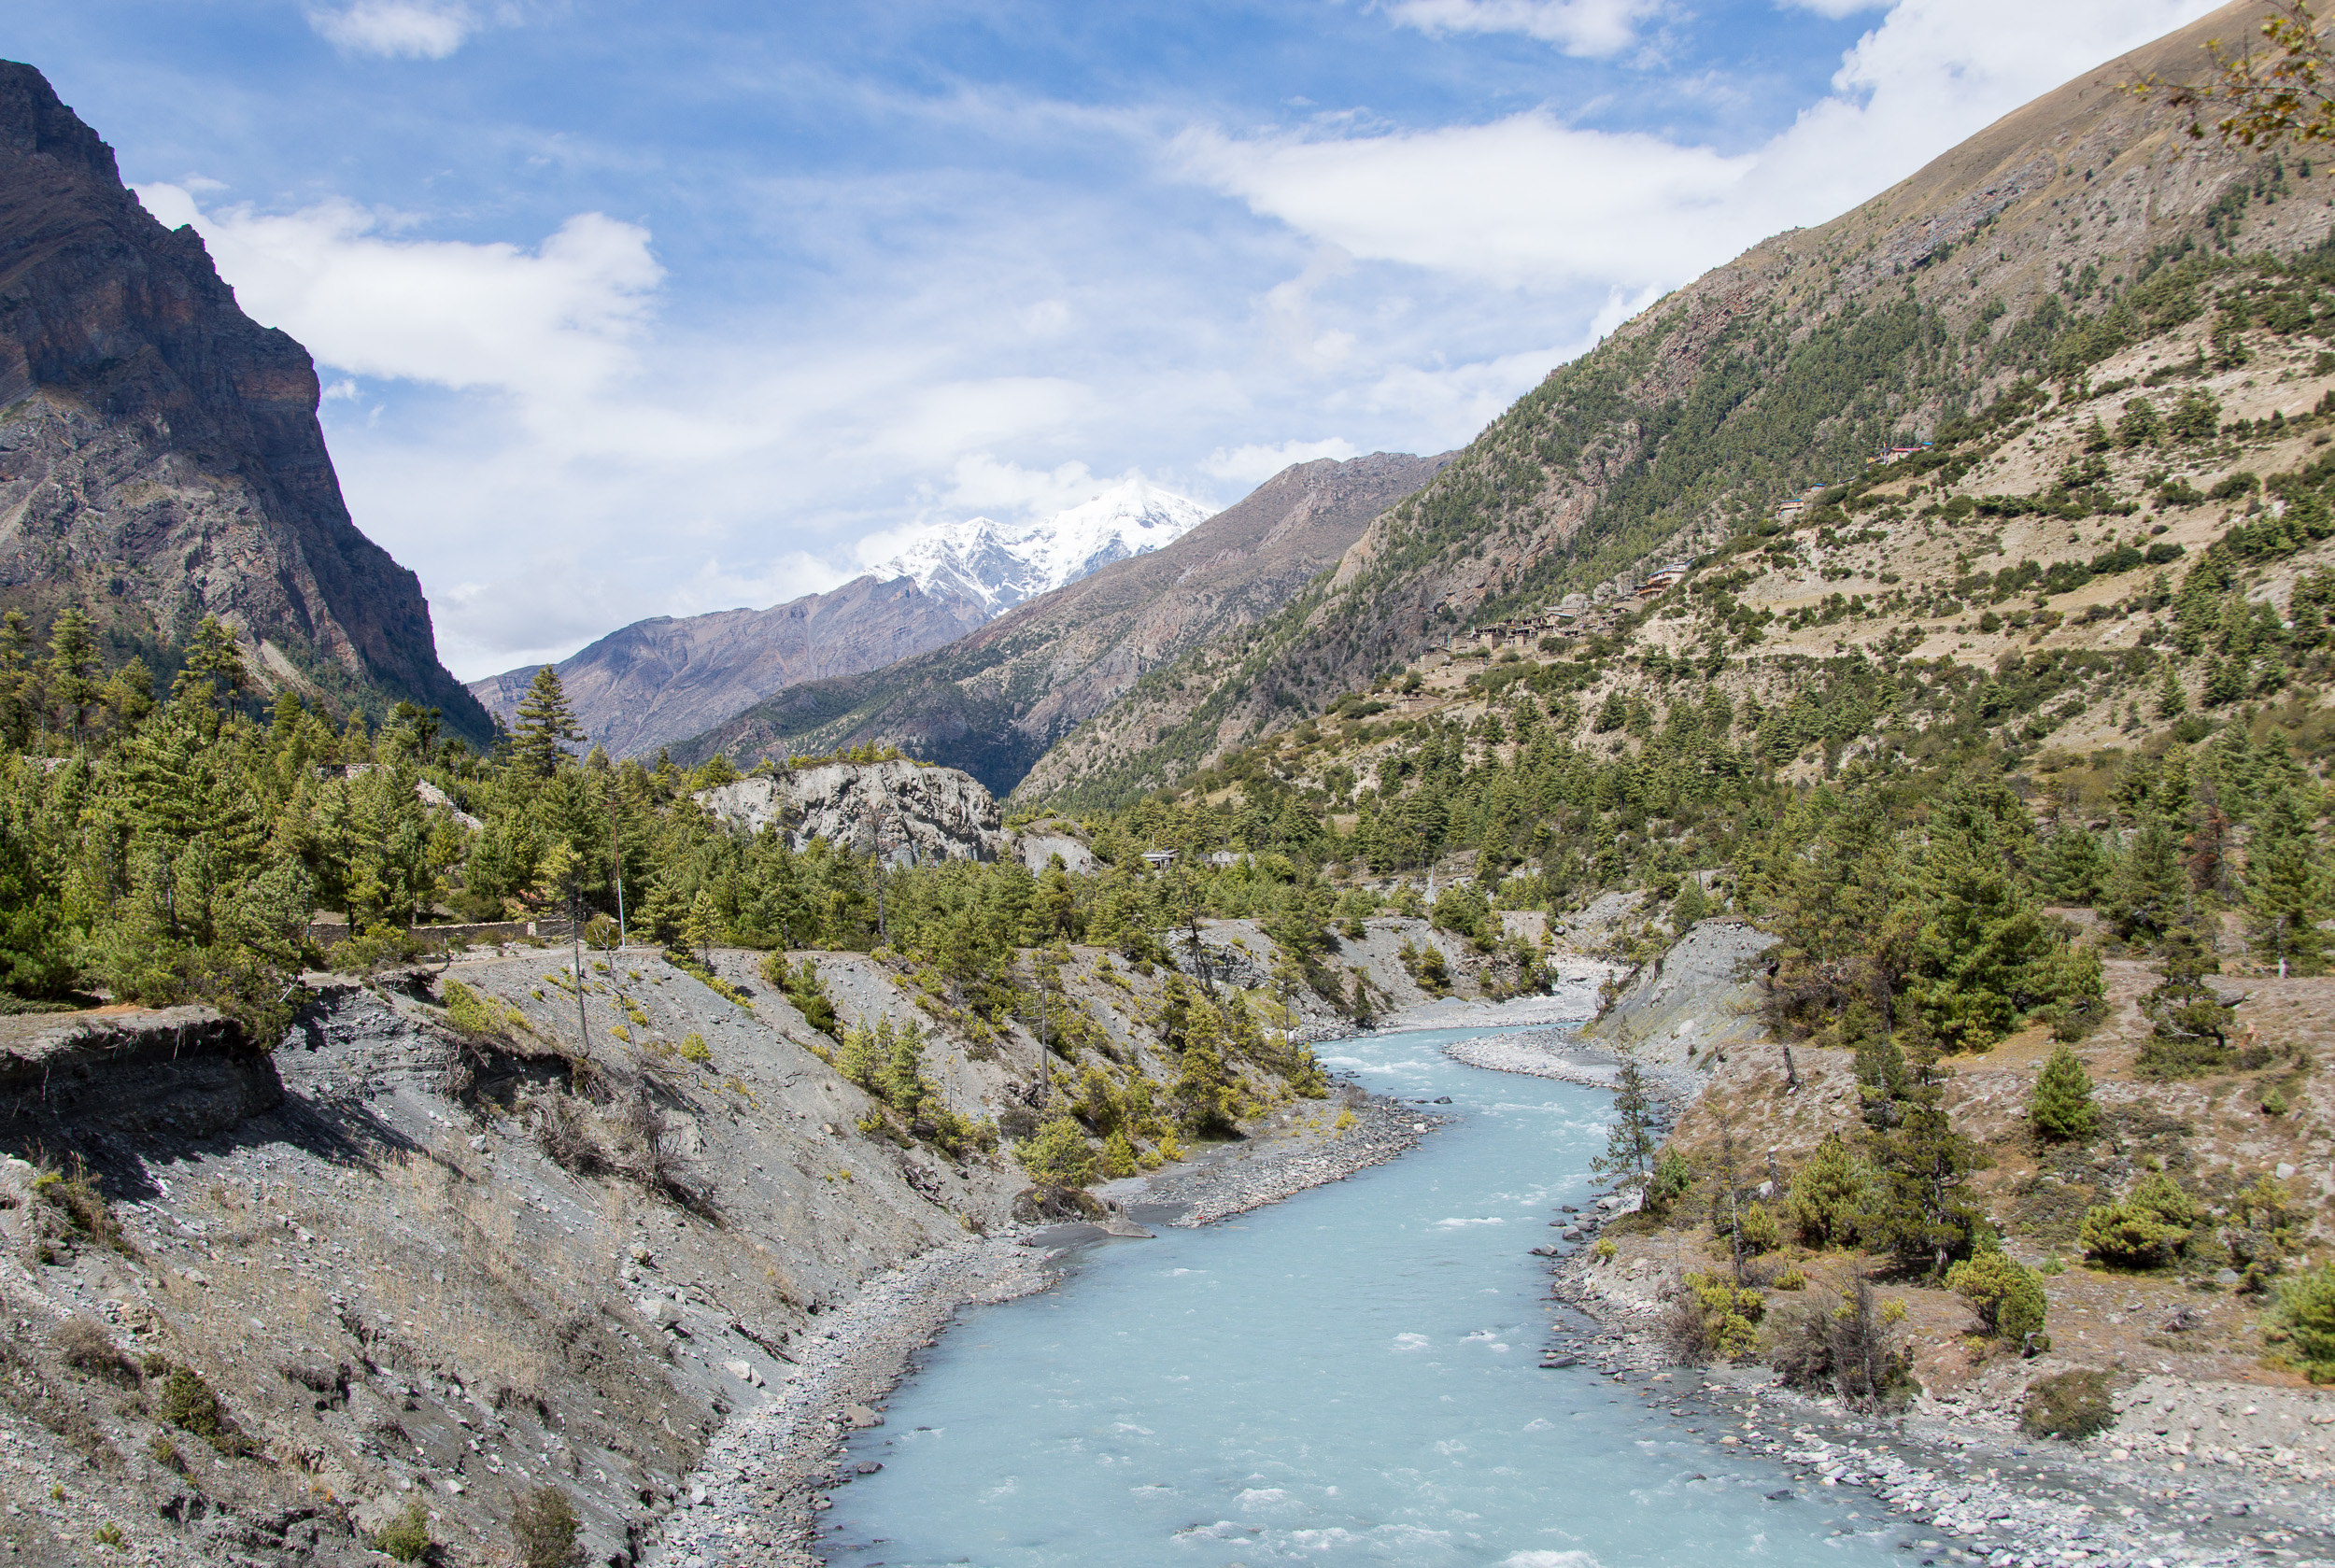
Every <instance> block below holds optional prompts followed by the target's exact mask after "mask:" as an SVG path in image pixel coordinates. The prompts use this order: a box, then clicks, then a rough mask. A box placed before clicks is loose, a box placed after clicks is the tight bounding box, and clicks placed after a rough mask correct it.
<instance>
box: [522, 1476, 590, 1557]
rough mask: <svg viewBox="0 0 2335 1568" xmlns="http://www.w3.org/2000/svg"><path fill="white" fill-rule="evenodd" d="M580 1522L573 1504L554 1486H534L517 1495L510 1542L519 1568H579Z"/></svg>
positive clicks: (581, 1547)
mask: <svg viewBox="0 0 2335 1568" xmlns="http://www.w3.org/2000/svg"><path fill="white" fill-rule="evenodd" d="M583 1530H584V1524H583V1521H582V1520H581V1519H577V1518H576V1517H575V1504H573V1503H571V1502H569V1501H568V1494H567V1493H566V1492H565V1491H562V1490H560V1489H559V1488H558V1487H551V1486H546V1487H536V1488H534V1489H533V1490H530V1491H523V1492H521V1493H519V1497H518V1501H517V1503H515V1504H512V1505H511V1541H512V1544H513V1545H515V1546H517V1547H518V1552H519V1564H520V1568H579V1565H580V1564H581V1563H582V1562H583V1561H584V1547H583V1543H582V1542H581V1541H579V1540H578V1539H577V1537H578V1536H579V1535H581V1534H582V1533H583Z"/></svg>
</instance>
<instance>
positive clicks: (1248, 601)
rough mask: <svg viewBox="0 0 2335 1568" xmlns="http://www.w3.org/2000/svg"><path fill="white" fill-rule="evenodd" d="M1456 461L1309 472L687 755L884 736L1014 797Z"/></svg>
mask: <svg viewBox="0 0 2335 1568" xmlns="http://www.w3.org/2000/svg"><path fill="white" fill-rule="evenodd" d="M1447 460H1448V459H1445V458H1419V457H1412V456H1410V455H1408V454H1407V453H1388V452H1377V453H1372V454H1371V455H1370V456H1368V457H1363V458H1355V459H1351V460H1350V461H1346V462H1337V461H1335V460H1332V459H1322V460H1320V461H1318V462H1310V463H1298V464H1295V465H1294V466H1292V467H1290V468H1287V469H1284V470H1282V471H1281V473H1278V474H1276V475H1274V476H1273V477H1272V478H1271V479H1268V480H1267V481H1266V482H1265V483H1264V484H1263V485H1261V486H1259V487H1257V488H1256V489H1255V490H1254V491H1253V492H1252V493H1251V494H1250V495H1249V496H1248V498H1247V499H1245V500H1243V501H1240V502H1239V503H1238V504H1237V505H1235V506H1232V507H1229V508H1227V509H1226V510H1224V511H1223V512H1220V513H1218V514H1217V515H1216V516H1213V517H1211V518H1210V519H1209V520H1208V521H1207V522H1205V523H1202V524H1201V525H1200V526H1199V527H1197V528H1196V529H1194V530H1192V531H1191V532H1189V533H1187V534H1185V535H1184V536H1183V537H1182V538H1181V539H1179V540H1177V541H1176V542H1175V543H1174V544H1170V545H1168V547H1167V548H1165V549H1163V550H1158V551H1155V552H1153V553H1152V554H1149V555H1143V556H1139V557H1137V558H1134V559H1132V560H1123V561H1119V562H1116V563H1115V564H1113V565H1111V566H1107V567H1105V568H1103V569H1102V570H1101V571H1099V572H1095V573H1094V574H1093V575H1091V576H1088V577H1085V578H1083V579H1081V580H1079V581H1078V582H1075V583H1072V584H1070V585H1069V586H1067V587H1064V588H1060V589H1057V590H1055V591H1054V592H1053V593H1050V594H1047V595H1045V596H1044V597H1043V598H1041V599H1038V600H1032V601H1031V602H1029V603H1027V604H1025V605H1023V606H1021V607H1020V608H1018V609H1015V610H1013V611H1012V612H1010V613H1009V614H1004V615H1000V616H998V618H997V619H996V620H994V621H991V622H990V623H989V624H988V625H987V626H984V627H983V628H982V629H980V630H979V631H977V632H974V633H973V634H971V635H970V636H968V637H966V638H964V639H963V640H961V641H959V642H956V643H951V644H950V645H949V646H947V647H945V648H941V649H939V650H936V651H934V652H932V653H928V654H925V655H922V656H920V657H915V658H911V659H907V660H904V661H902V662H901V663H899V664H897V665H894V666H892V667H890V668H888V669H884V670H878V671H870V672H869V673H867V674H864V675H856V676H853V677H850V678H848V679H844V680H834V681H819V682H812V683H808V684H806V685H800V686H797V687H794V688H792V689H789V690H787V691H784V692H781V693H779V694H778V695H777V696H775V697H773V698H771V699H770V700H768V701H766V702H763V703H761V704H760V705H758V706H757V707H755V708H752V709H749V710H747V711H746V712H744V713H740V714H738V716H737V717H735V718H734V719H731V720H730V721H729V723H727V724H723V725H720V726H718V727H715V728H714V729H711V730H708V731H707V732H706V733H705V734H703V735H701V736H699V737H697V738H696V739H695V740H693V741H691V742H688V744H687V745H686V746H683V747H677V748H675V755H676V756H688V757H691V758H696V759H702V758H704V757H708V756H713V755H714V754H715V752H724V753H727V754H729V756H732V757H736V758H742V759H743V758H745V757H751V756H759V755H762V754H763V753H765V752H770V753H780V754H783V753H785V752H820V751H828V750H831V749H834V748H836V747H838V746H841V745H854V744H858V743H860V742H864V741H883V742H891V743H894V744H897V745H899V746H901V747H903V748H905V749H907V750H910V751H913V752H914V753H915V754H916V755H918V756H924V757H928V758H931V759H933V760H936V761H941V762H946V763H949V764H951V765H952V766H955V767H960V768H963V769H965V770H967V771H968V772H970V773H971V774H973V775H974V776H975V777H976V778H978V779H980V780H981V781H982V782H983V783H984V784H987V785H988V786H989V787H990V788H991V789H994V790H998V791H1000V792H1002V791H1005V790H1010V789H1012V788H1013V787H1014V785H1015V784H1018V783H1019V782H1020V781H1021V779H1022V777H1023V775H1024V774H1025V773H1026V772H1028V770H1029V769H1030V767H1031V765H1032V764H1034V763H1035V762H1036V761H1037V760H1038V758H1039V757H1040V756H1042V755H1043V754H1044V753H1045V751H1046V748H1047V747H1048V746H1051V745H1052V744H1054V742H1055V741H1056V740H1057V739H1059V738H1060V737H1061V736H1063V735H1065V734H1067V733H1068V732H1069V731H1070V730H1071V729H1072V728H1074V727H1077V726H1078V725H1079V724H1080V723H1082V722H1083V721H1084V720H1085V719H1087V718H1089V717H1091V716H1092V715H1093V714H1095V713H1098V712H1100V711H1101V710H1102V709H1103V708H1104V707H1105V706H1107V705H1108V704H1109V703H1111V701H1112V700H1113V699H1116V698H1118V697H1120V696H1121V695H1123V694H1124V693H1125V692H1126V691H1128V690H1129V689H1130V688H1131V687H1132V686H1133V685H1135V683H1136V682H1137V681H1138V680H1139V678H1140V677H1141V676H1142V675H1143V674H1144V673H1145V672H1146V671H1153V670H1156V669H1158V668H1159V667H1160V666H1162V665H1165V664H1168V663H1170V662H1172V661H1173V660H1174V659H1175V658H1176V657H1178V656H1180V655H1182V653H1184V652H1185V651H1186V650H1188V649H1190V648H1193V647H1195V646H1196V645H1197V644H1199V643H1203V642H1206V641H1208V640H1209V639H1210V638H1214V637H1217V636H1219V635H1221V634H1224V633H1225V632H1229V631H1236V630H1237V629H1239V628H1241V627H1244V626H1250V625H1253V624H1255V623H1256V622H1258V621H1261V620H1263V619H1264V618H1266V617H1267V616H1269V615H1271V614H1273V613H1274V612H1275V611H1277V610H1279V609H1280V608H1281V606H1282V605H1284V604H1286V603H1288V602H1289V600H1291V598H1292V597H1293V596H1295V594H1296V593H1297V592H1298V591H1299V590H1300V589H1301V588H1303V587H1304V586H1305V585H1306V584H1307V583H1309V582H1310V581H1311V580H1312V579H1313V578H1314V577H1315V576H1317V575H1319V574H1320V573H1321V572H1323V571H1324V570H1325V569H1326V568H1328V567H1330V566H1331V565H1333V564H1334V563H1335V562H1336V561H1337V559H1338V558H1339V556H1340V555H1341V554H1342V553H1343V552H1344V551H1345V550H1346V548H1347V547H1348V546H1349V545H1351V544H1353V542H1354V541H1355V540H1356V539H1357V538H1359V537H1360V536H1361V534H1362V530H1363V528H1364V526H1365V525H1366V523H1368V522H1369V520H1370V519H1371V518H1372V517H1373V516H1377V515H1378V514H1379V513H1380V512H1381V511H1383V510H1385V509H1386V508H1387V507H1388V506H1390V505H1393V504H1394V502H1396V501H1400V500H1402V499H1403V498H1404V497H1405V496H1408V495H1409V494H1410V493H1411V492H1413V491H1414V490H1416V489H1418V488H1419V487H1421V486H1422V485H1423V484H1425V483H1426V482H1427V481H1428V480H1429V479H1431V478H1432V477H1434V475H1435V473H1436V471H1437V470H1438V469H1439V468H1440V467H1441V466H1442V465H1443V463H1444V462H1445V461H1447Z"/></svg>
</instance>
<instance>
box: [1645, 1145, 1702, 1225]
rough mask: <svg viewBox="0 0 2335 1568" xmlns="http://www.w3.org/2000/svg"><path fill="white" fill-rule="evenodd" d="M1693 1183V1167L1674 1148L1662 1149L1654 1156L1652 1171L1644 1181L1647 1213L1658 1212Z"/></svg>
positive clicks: (1677, 1198)
mask: <svg viewBox="0 0 2335 1568" xmlns="http://www.w3.org/2000/svg"><path fill="white" fill-rule="evenodd" d="M1693 1185H1694V1167H1693V1166H1692V1165H1689V1164H1687V1157H1686V1156H1685V1155H1684V1154H1681V1153H1679V1152H1678V1151H1677V1150H1676V1149H1667V1148H1666V1149H1664V1150H1663V1151H1662V1152H1661V1153H1660V1154H1658V1155H1656V1156H1655V1157H1654V1173H1653V1175H1652V1176H1651V1177H1649V1179H1648V1180H1647V1183H1646V1208H1647V1211H1648V1212H1649V1213H1653V1214H1660V1213H1662V1212H1663V1210H1665V1209H1667V1208H1669V1207H1670V1206H1671V1205H1672V1204H1674V1203H1677V1201H1678V1200H1679V1199H1680V1198H1682V1197H1684V1196H1686V1193H1687V1189H1688V1188H1690V1187H1691V1186H1693Z"/></svg>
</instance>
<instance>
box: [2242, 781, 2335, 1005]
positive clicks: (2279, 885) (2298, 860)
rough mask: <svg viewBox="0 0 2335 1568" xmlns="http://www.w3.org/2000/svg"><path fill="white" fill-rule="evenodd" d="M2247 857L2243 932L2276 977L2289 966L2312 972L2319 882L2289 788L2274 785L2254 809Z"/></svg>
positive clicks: (2318, 937) (2317, 962)
mask: <svg viewBox="0 0 2335 1568" xmlns="http://www.w3.org/2000/svg"><path fill="white" fill-rule="evenodd" d="M2246 861H2247V864H2246V933H2247V939H2248V940H2249V941H2250V942H2251V943H2252V944H2253V947H2254V950H2255V952H2256V953H2257V954H2260V955H2261V956H2263V957H2264V958H2266V959H2269V960H2271V962H2273V963H2275V964H2276V965H2277V966H2278V976H2279V978H2280V979H2281V980H2284V979H2285V978H2286V975H2287V973H2288V971H2289V970H2291V971H2292V972H2294V973H2296V974H2305V975H2314V974H2317V973H2318V972H2319V971H2320V970H2321V969H2322V968H2325V956H2326V937H2325V934H2324V933H2323V932H2321V931H2320V930H2319V925H2318V923H2319V917H2320V916H2321V914H2323V913H2324V912H2325V910H2326V903H2325V897H2324V892H2323V887H2324V884H2323V883H2322V882H2321V880H2320V877H2319V874H2318V869H2317V868H2316V867H2314V865H2312V863H2311V841H2310V831H2309V828H2308V826H2306V825H2305V824H2304V822H2303V820H2302V812H2301V808H2300V806H2299V805H2298V804H2297V803H2296V800H2295V797H2294V792H2293V791H2292V790H2290V789H2286V788H2283V787H2282V788H2279V789H2276V790H2273V791H2272V792H2271V795H2270V797H2269V798H2267V799H2265V800H2264V801H2263V802H2262V804H2261V805H2260V806H2259V807H2258V808H2257V810H2256V812H2255V826H2254V841H2253V842H2252V843H2251V844H2250V845H2248V846H2247V852H2246Z"/></svg>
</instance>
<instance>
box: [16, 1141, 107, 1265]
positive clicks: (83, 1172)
mask: <svg viewBox="0 0 2335 1568" xmlns="http://www.w3.org/2000/svg"><path fill="white" fill-rule="evenodd" d="M36 1157H37V1156H36ZM32 1193H33V1201H34V1203H35V1205H36V1206H37V1208H36V1215H35V1223H34V1230H35V1236H58V1235H60V1234H64V1235H71V1236H75V1237H78V1238H79V1239H81V1240H85V1241H93V1242H95V1243H97V1244H98V1245H99V1246H101V1247H110V1248H112V1249H113V1250H115V1251H117V1252H121V1253H124V1254H127V1253H128V1252H129V1250H130V1241H129V1238H128V1237H127V1236H124V1235H122V1232H121V1222H120V1221H119V1220H117V1219H115V1218H114V1211H113V1208H112V1207H111V1206H110V1205H108V1204H107V1203H106V1194H105V1193H104V1192H103V1191H101V1190H100V1189H99V1187H98V1185H97V1177H96V1175H95V1173H93V1172H92V1170H91V1169H90V1168H89V1162H88V1161H86V1160H84V1159H82V1158H81V1156H80V1155H78V1154H76V1155H74V1156H72V1158H71V1160H70V1161H69V1162H68V1163H67V1165H66V1166H65V1168H64V1169H63V1170H59V1169H58V1168H56V1167H55V1166H54V1165H48V1166H46V1167H45V1168H44V1169H43V1170H42V1171H41V1172H40V1174H39V1175H37V1176H35V1177H34V1178H33V1186H32ZM59 1224H61V1225H62V1226H63V1227H64V1230H63V1232H60V1231H59V1230H57V1229H56V1228H54V1227H55V1226H56V1225H59Z"/></svg>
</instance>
